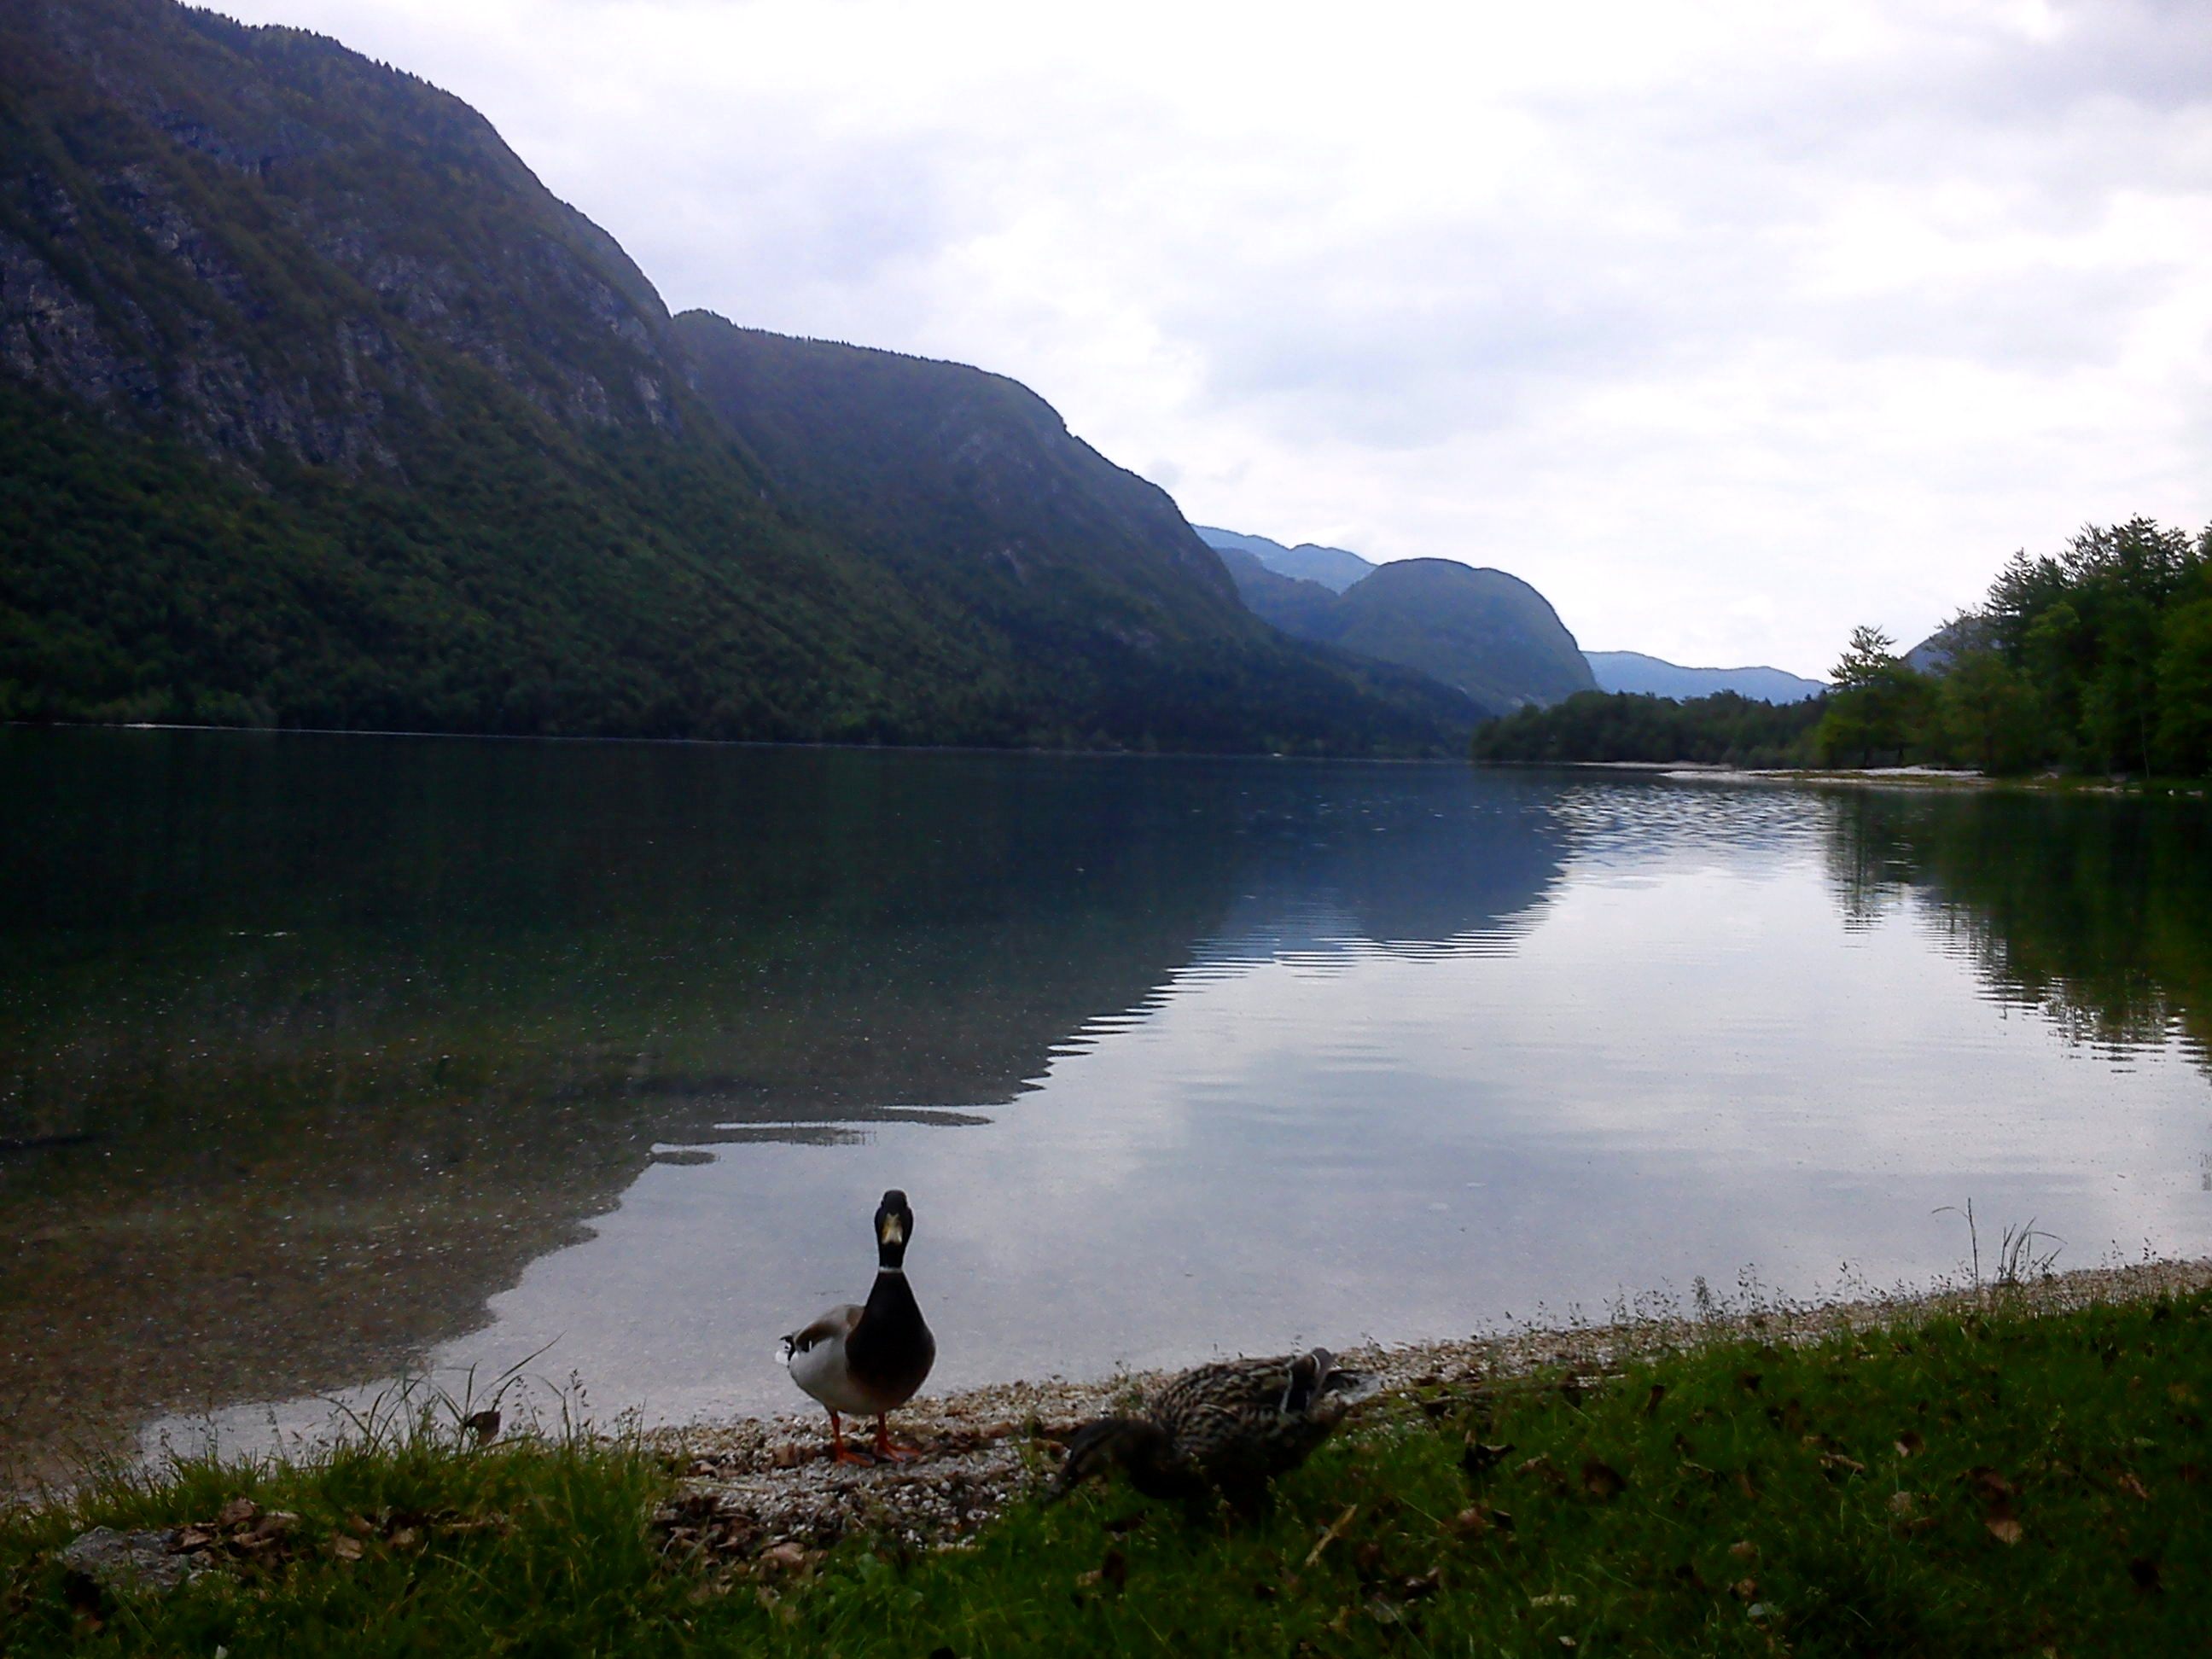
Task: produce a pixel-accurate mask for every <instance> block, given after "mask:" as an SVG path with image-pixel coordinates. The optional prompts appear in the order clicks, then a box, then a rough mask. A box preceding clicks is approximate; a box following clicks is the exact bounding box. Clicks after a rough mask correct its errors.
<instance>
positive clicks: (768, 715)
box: [0, 0, 1477, 753]
mask: <svg viewBox="0 0 2212 1659" xmlns="http://www.w3.org/2000/svg"><path fill="white" fill-rule="evenodd" d="M0 61H4V62H5V64H7V66H8V67H7V71H6V76H5V78H4V82H3V83H0V515H4V522H6V523H7V524H8V525H9V526H10V532H9V535H8V536H7V537H6V538H0V719H5V718H30V719H74V720H82V719H91V720H185V721H197V722H206V723H213V724H246V723H250V724H265V725H280V726H303V725H313V726H336V727H347V728H359V727H364V726H378V727H406V728H414V729H428V730H441V731H483V732H518V733H528V732H563V733H598V734H610V735H636V736H679V735H680V736H699V737H721V738H803V739H823V738H828V739H842V740H852V741H885V742H931V743H948V742H963V743H981V744H1105V745H1111V744H1120V745H1127V746H1133V747H1134V746H1147V745H1156V746H1161V747H1170V748H1208V749H1212V748H1224V749H1254V748H1279V749H1301V750H1318V749H1329V750H1354V751H1358V750H1377V751H1387V752H1394V753H1433V752H1452V751H1454V750H1456V748H1457V747H1458V746H1459V744H1460V742H1461V734H1462V732H1464V730H1465V729H1466V727H1467V726H1468V725H1469V724H1471V723H1472V720H1473V719H1474V717H1475V714H1476V713H1477V711H1476V710H1475V709H1474V708H1472V707H1471V706H1470V705H1469V703H1468V702H1467V700H1466V699H1465V698H1463V697H1461V696H1455V695H1454V694H1452V693H1449V692H1448V691H1445V690H1443V689H1441V688H1438V687H1434V686H1429V685H1425V684H1422V683H1421V682H1420V681H1419V679H1417V678H1415V677H1413V676H1412V675H1409V674H1406V673H1404V672H1394V671H1386V670H1382V669H1377V668H1376V667H1374V666H1373V665H1363V664H1360V663H1358V662H1357V661H1354V660H1352V659H1346V658H1344V657H1342V656H1340V655H1339V654H1336V653H1330V652H1328V651H1326V650H1322V649H1316V648H1315V647H1311V646H1306V645H1300V644H1297V643H1296V642H1293V641H1286V640H1285V639H1283V638H1282V637H1281V636H1280V635H1278V634H1277V633H1275V632H1273V630H1270V629H1267V628H1265V627H1262V626H1261V625H1260V624H1259V623H1256V622H1255V620H1254V619H1253V618H1252V617H1250V616H1249V614H1248V613H1247V612H1246V611H1245V610H1244V609H1243V607H1242V605H1240V604H1239V603H1238V602H1237V599H1236V596H1235V593H1234V590H1233V587H1232V586H1231V583H1230V582H1229V581H1228V580H1227V578H1226V575H1225V572H1224V571H1223V570H1222V569H1221V568H1220V566H1219V562H1218V560H1217V559H1216V558H1215V556H1213V555H1212V553H1211V552H1210V550H1207V549H1206V547H1205V545H1204V544H1202V543H1200V541H1199V539H1198V538H1197V537H1196V536H1195V534H1194V532H1191V531H1190V529H1189V527H1188V526H1187V525H1185V524H1183V522H1182V519H1181V517H1180V515H1179V514H1177V513H1176V512H1175V510H1174V508H1173V507H1172V505H1171V504H1170V503H1169V502H1168V501H1166V498H1165V497H1164V496H1163V495H1160V494H1159V492H1158V491H1157V490H1155V489H1152V487H1151V486H1149V485H1146V484H1145V483H1143V482H1142V481H1141V480H1139V479H1135V478H1133V477H1131V476H1130V475H1128V474H1127V473H1124V472H1121V471H1120V470H1119V469H1116V468H1114V467H1112V466H1111V465H1110V464H1109V463H1107V462H1105V461H1104V460H1103V459H1102V458H1100V457H1098V456H1097V455H1096V454H1095V453H1093V452H1091V450H1089V449H1088V448H1087V447H1085V446H1083V445H1081V444H1079V442H1078V441H1076V440H1075V439H1073V437H1071V436H1070V435H1068V434H1067V432H1066V428H1065V427H1064V426H1063V425H1062V424H1061V423H1060V421H1059V419H1058V417H1057V416H1054V414H1053V413H1052V411H1051V410H1049V409H1048V407H1047V406H1046V405H1045V404H1042V402H1041V401H1040V400H1038V399H1036V398H1034V397H1033V396H1032V395H1030V394H1029V393H1027V392H1024V391H1023V390H1022V389H1021V388H1019V387H1017V386H1013V385H1012V383H1011V382H1007V381H1004V380H997V379H996V378H995V377H990V376H984V375H981V374H976V372H975V371H973V370H967V369H962V368H956V367H954V366H952V365H947V364H922V363H919V362H916V361H915V360H912V359H895V358H892V357H890V356H889V354H880V353H877V354H863V353H857V352H854V351H853V350H852V349H850V348H831V347H824V346H821V345H819V344H817V343H811V342H783V343H771V342H770V340H769V337H765V336H756V337H750V338H749V339H744V340H739V341H738V343H734V344H733V343H732V341H733V340H736V339H738V337H739V336H740V335H741V334H742V331H737V330H732V329H729V328H728V327H727V325H720V324H719V323H716V322H715V321H714V319H705V318H703V317H702V318H693V317H686V318H684V319H675V318H672V317H671V315H670V314H669V313H668V311H667V309H666V307H665V306H664V305H663V304H662V302H661V300H660V297H659V295H658V294H657V293H656V292H655V291H654V289H653V285H652V284H651V283H650V282H649V281H647V278H646V277H645V276H644V275H643V274H642V273H641V271H640V270H638V269H637V267H636V265H635V264H634V263H633V262H632V261H631V260H630V259H629V258H628V256H627V255H625V254H624V253H623V251H622V249H621V248H620V247H619V246H617V244H616V243H615V242H614V240H613V239H611V237H609V236H608V235H607V234H605V232H604V231H603V230H601V229H600V228H599V227H597V226H596V225H594V224H592V222H590V221H589V220H587V219H586V218H585V217H584V216H582V215H580V214H579V213H577V212H576V211H575V210H574V209H572V208H570V207H568V206H567V205H566V204H563V203H562V202H560V201H558V200H557V199H556V198H555V197H553V196H552V195H551V194H550V192H549V191H546V190H545V188H544V185H541V184H540V183H539V181H538V179H537V178H536V177H535V176H534V175H533V174H532V173H531V172H530V170H529V169H528V168H527V167H526V166H524V164H523V163H522V162H521V161H520V160H519V159H518V158H516V156H515V155H513V152H512V151H510V150H509V149H507V147H506V145H505V144H503V143H501V141H500V139H499V137H498V135H497V134H496V133H495V132H494V131H493V130H492V129H491V127H490V126H489V124H488V123H486V122H485V121H484V120H483V118H482V117H481V116H479V115H477V113H476V112H474V111H473V110H471V109H470V108H469V107H468V106H466V105H465V104H463V103H461V102H460V101H459V100H457V99H454V98H452V97H450V96H449V95H447V94H445V93H442V92H440V91H439V90H438V89H436V88H434V87H431V86H429V85H428V83H426V82H422V81H421V80H419V79H417V78H416V77H415V76H410V75H407V74H405V73H404V72H403V71H400V70H393V69H389V68H386V67H384V66H381V65H379V64H373V63H371V62H369V61H368V60H367V59H365V58H361V57H359V56H358V55H356V54H355V53H352V52H348V51H346V50H345V49H344V48H343V47H342V46H337V44H336V43H334V42H332V41H330V40H324V39H321V38H319V37H318V36H315V35H312V34H308V33H302V32H300V31H297V30H291V29H283V28H252V27H245V26H242V25H240V24H237V23H234V22H231V21H228V20H227V19H224V18H222V17H220V16H218V15H215V14H213V13H210V12H203V11H196V10H191V9H185V8H183V7H180V6H178V5H175V4H173V3H169V0H7V3H5V4H4V5H0ZM909 395H911V396H912V397H914V398H915V399H916V402H915V406H914V408H913V409H911V410H904V411H902V410H898V409H896V408H894V407H893V406H892V405H893V404H896V403H897V402H898V401H899V400H900V399H902V398H907V397H908V396H909ZM864 435H865V436H864Z"/></svg>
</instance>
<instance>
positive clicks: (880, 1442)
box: [876, 1417, 921, 1463]
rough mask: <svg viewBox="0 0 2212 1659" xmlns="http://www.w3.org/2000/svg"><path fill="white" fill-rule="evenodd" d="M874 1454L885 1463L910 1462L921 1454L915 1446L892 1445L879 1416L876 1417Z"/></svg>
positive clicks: (888, 1433) (887, 1431) (887, 1430)
mask: <svg viewBox="0 0 2212 1659" xmlns="http://www.w3.org/2000/svg"><path fill="white" fill-rule="evenodd" d="M876 1455H877V1456H878V1457H880V1458H882V1459H883V1460H884V1462H887V1463H911V1462H914V1460H915V1458H917V1457H919V1456H921V1450H920V1449H918V1448H916V1447H913V1446H900V1445H894V1444H893V1443H892V1442H891V1434H890V1430H889V1429H888V1428H886V1427H884V1419H882V1418H880V1417H879V1418H878V1419H876Z"/></svg>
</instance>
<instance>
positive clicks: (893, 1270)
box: [876, 1261, 906, 1279]
mask: <svg viewBox="0 0 2212 1659" xmlns="http://www.w3.org/2000/svg"><path fill="white" fill-rule="evenodd" d="M876 1271H877V1272H878V1273H896V1274H897V1275H898V1276H899V1277H900V1278H901V1279H904V1278H905V1277H906V1269H905V1268H903V1267H884V1264H883V1263H882V1262H880V1261H878V1263H877V1264H876Z"/></svg>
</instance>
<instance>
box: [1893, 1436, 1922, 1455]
mask: <svg viewBox="0 0 2212 1659" xmlns="http://www.w3.org/2000/svg"><path fill="white" fill-rule="evenodd" d="M1927 1449H1928V1443H1927V1442H1926V1441H1925V1440H1923V1439H1922V1438H1921V1437H1920V1431H1919V1430H1917V1429H1907V1430H1906V1431H1905V1432H1904V1433H1903V1434H1900V1435H1899V1436H1898V1437H1897V1455H1899V1457H1917V1456H1919V1455H1920V1454H1921V1453H1922V1452H1923V1451H1925V1450H1927Z"/></svg>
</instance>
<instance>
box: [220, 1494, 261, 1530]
mask: <svg viewBox="0 0 2212 1659" xmlns="http://www.w3.org/2000/svg"><path fill="white" fill-rule="evenodd" d="M260 1513H261V1506H260V1505H259V1504H256V1503H255V1502H254V1501H253V1500H252V1498H232V1499H231V1500H230V1502H228V1504H224V1505H223V1506H222V1509H221V1510H219V1511H217V1513H216V1517H215V1518H216V1524H217V1525H218V1526H224V1527H242V1526H244V1525H245V1524H246V1522H249V1521H251V1520H252V1519H253V1517H254V1516H257V1515H258V1514H260Z"/></svg>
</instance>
